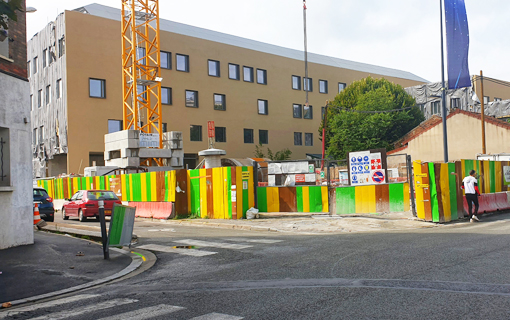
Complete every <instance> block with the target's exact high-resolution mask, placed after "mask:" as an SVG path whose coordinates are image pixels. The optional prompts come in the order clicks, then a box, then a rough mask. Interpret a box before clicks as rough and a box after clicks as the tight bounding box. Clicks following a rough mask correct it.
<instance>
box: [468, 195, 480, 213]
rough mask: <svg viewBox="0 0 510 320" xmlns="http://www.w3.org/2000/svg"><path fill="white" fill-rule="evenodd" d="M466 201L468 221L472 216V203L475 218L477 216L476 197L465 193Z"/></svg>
mask: <svg viewBox="0 0 510 320" xmlns="http://www.w3.org/2000/svg"><path fill="white" fill-rule="evenodd" d="M466 201H467V203H468V208H469V219H471V217H472V216H473V213H472V212H473V203H474V204H475V214H474V215H475V216H476V215H477V214H478V195H477V194H472V193H466Z"/></svg>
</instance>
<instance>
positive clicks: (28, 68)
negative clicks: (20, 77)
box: [27, 61, 31, 78]
mask: <svg viewBox="0 0 510 320" xmlns="http://www.w3.org/2000/svg"><path fill="white" fill-rule="evenodd" d="M30 74H31V73H30V61H27V75H28V77H29V78H30Z"/></svg>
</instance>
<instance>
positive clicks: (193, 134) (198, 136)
mask: <svg viewBox="0 0 510 320" xmlns="http://www.w3.org/2000/svg"><path fill="white" fill-rule="evenodd" d="M189 135H190V141H202V126H197V125H193V124H192V125H190V126H189Z"/></svg>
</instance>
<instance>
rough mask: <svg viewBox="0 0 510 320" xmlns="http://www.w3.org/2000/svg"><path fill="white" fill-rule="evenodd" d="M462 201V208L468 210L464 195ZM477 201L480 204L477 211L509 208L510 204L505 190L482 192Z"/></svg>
mask: <svg viewBox="0 0 510 320" xmlns="http://www.w3.org/2000/svg"><path fill="white" fill-rule="evenodd" d="M463 202H464V210H465V211H466V212H468V205H467V201H466V197H464V199H463ZM478 203H479V204H480V207H479V208H478V212H479V213H484V212H496V211H500V210H510V204H509V203H508V198H507V195H506V192H499V193H488V194H482V195H481V196H479V197H478ZM473 211H474V206H473Z"/></svg>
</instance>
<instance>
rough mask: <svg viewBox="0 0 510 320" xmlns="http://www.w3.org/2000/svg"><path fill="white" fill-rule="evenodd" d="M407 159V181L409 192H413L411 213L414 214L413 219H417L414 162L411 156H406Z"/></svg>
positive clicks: (411, 195)
mask: <svg viewBox="0 0 510 320" xmlns="http://www.w3.org/2000/svg"><path fill="white" fill-rule="evenodd" d="M406 158H407V181H409V190H410V192H411V194H410V198H411V211H412V213H413V217H417V216H418V215H417V213H416V198H415V195H414V175H413V161H412V159H411V156H410V155H407V156H406Z"/></svg>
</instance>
